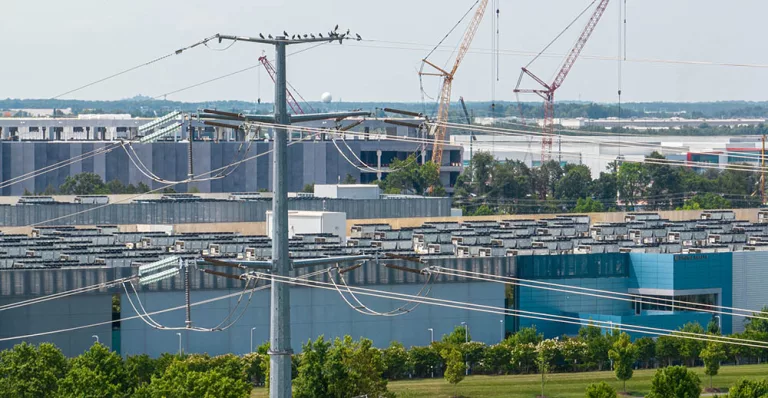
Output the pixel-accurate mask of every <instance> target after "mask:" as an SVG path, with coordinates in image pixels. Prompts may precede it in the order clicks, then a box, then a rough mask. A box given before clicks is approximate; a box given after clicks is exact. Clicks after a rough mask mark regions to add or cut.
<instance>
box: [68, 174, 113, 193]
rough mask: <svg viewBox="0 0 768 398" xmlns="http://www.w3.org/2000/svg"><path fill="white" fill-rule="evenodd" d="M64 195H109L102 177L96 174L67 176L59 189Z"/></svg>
mask: <svg viewBox="0 0 768 398" xmlns="http://www.w3.org/2000/svg"><path fill="white" fill-rule="evenodd" d="M59 192H61V194H62V195H106V194H108V193H109V191H107V188H106V187H105V185H104V181H102V180H101V176H99V175H98V174H94V173H87V172H86V173H80V174H77V175H75V176H74V177H72V176H67V178H66V179H65V180H64V183H63V184H61V186H60V187H59Z"/></svg>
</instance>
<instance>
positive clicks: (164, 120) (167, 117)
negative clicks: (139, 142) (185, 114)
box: [139, 111, 181, 134]
mask: <svg viewBox="0 0 768 398" xmlns="http://www.w3.org/2000/svg"><path fill="white" fill-rule="evenodd" d="M179 116H181V112H179V111H173V112H171V113H169V114H167V115H165V116H162V117H159V118H157V119H155V120H153V121H151V122H149V123H147V124H144V125H142V126H139V134H143V133H146V132H148V131H149V130H154V129H156V128H158V127H160V126H162V125H164V124H166V123H168V122H170V121H171V120H173V119H176V118H177V117H179Z"/></svg>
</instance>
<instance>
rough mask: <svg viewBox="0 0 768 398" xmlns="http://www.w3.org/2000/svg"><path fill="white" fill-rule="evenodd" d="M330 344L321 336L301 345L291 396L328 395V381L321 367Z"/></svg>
mask: <svg viewBox="0 0 768 398" xmlns="http://www.w3.org/2000/svg"><path fill="white" fill-rule="evenodd" d="M330 348H331V344H330V343H328V342H326V341H325V339H324V338H323V336H320V337H318V338H317V341H315V342H314V343H313V342H312V340H309V341H307V343H306V344H304V345H302V355H301V360H300V362H299V376H298V377H297V378H296V380H295V381H294V391H293V394H294V396H296V397H297V398H301V397H307V398H311V397H324V396H327V394H328V380H327V379H326V378H325V376H324V375H323V367H324V366H325V364H326V360H327V358H328V351H329V349H330Z"/></svg>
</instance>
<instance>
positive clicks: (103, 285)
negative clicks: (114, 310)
mask: <svg viewBox="0 0 768 398" xmlns="http://www.w3.org/2000/svg"><path fill="white" fill-rule="evenodd" d="M131 278H134V277H129V278H120V279H115V280H111V281H107V282H103V283H97V284H95V285H90V286H83V287H79V288H77V289H71V290H66V291H63V292H58V293H54V294H49V295H47V296H42V297H36V298H33V299H28V300H23V301H17V302H15V303H11V304H6V305H3V306H0V311H6V310H12V309H14V308H20V307H25V306H28V305H34V304H38V303H43V302H46V301H50V300H56V299H59V298H63V297H69V296H74V295H76V294H80V293H86V292H90V291H93V290H98V289H105V288H108V287H110V286H114V285H116V284H119V283H121V282H123V281H125V280H128V279H131Z"/></svg>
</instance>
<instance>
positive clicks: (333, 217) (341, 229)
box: [267, 210, 347, 242]
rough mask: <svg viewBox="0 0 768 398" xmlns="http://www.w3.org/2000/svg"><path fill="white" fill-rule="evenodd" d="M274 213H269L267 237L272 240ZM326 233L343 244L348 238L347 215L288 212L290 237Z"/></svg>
mask: <svg viewBox="0 0 768 398" xmlns="http://www.w3.org/2000/svg"><path fill="white" fill-rule="evenodd" d="M273 220H274V218H273V217H272V211H267V236H269V237H270V238H272V223H273ZM317 233H326V234H334V235H336V236H340V237H341V240H342V242H345V241H346V237H347V213H337V212H331V211H298V210H291V211H289V212H288V236H289V237H291V238H292V237H293V236H294V235H296V234H317Z"/></svg>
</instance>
